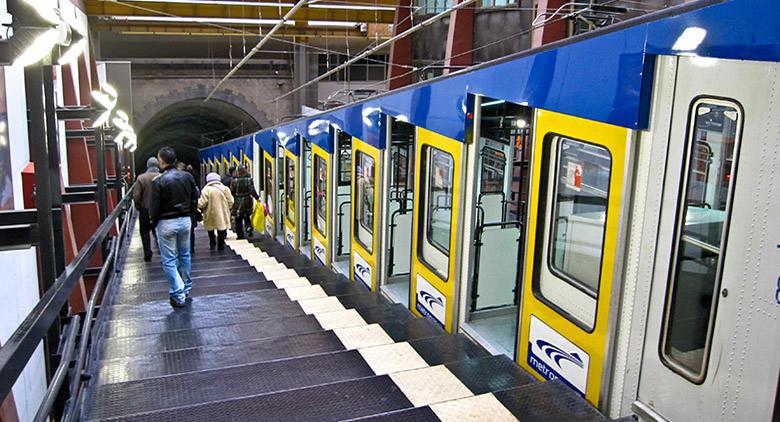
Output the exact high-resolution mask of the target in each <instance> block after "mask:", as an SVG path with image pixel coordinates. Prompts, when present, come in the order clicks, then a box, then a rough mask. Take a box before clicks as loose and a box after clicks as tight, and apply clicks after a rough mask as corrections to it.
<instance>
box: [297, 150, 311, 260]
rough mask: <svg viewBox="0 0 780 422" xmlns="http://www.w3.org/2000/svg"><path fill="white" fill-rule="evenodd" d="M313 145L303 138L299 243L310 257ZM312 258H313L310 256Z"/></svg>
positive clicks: (301, 249) (303, 251)
mask: <svg viewBox="0 0 780 422" xmlns="http://www.w3.org/2000/svg"><path fill="white" fill-rule="evenodd" d="M311 147H312V145H311V143H310V142H308V141H306V138H304V137H303V136H301V154H300V167H301V172H300V173H301V174H300V179H299V180H300V181H301V194H300V200H301V207H300V211H301V213H300V214H301V216H300V218H299V220H300V223H301V227H300V229H299V236H300V239H299V243H300V251H301V252H302V253H303V254H305V255H307V256H309V252H310V251H311V247H310V246H311V239H312V236H311V223H312V221H311V212H310V211H311V206H312V204H311V195H312V191H311V188H312V184H311V183H312V178H311V171H312V161H311V160H312V152H311ZM309 258H311V256H309Z"/></svg>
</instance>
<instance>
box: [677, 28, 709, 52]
mask: <svg viewBox="0 0 780 422" xmlns="http://www.w3.org/2000/svg"><path fill="white" fill-rule="evenodd" d="M706 36H707V30H706V29H703V28H697V27H695V26H692V27H690V28H685V31H683V33H682V34H680V37H679V38H677V41H675V43H674V45H673V46H672V50H675V51H693V50H696V48H698V47H699V44H701V42H702V41H704V37H706Z"/></svg>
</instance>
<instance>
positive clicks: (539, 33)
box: [531, 0, 568, 48]
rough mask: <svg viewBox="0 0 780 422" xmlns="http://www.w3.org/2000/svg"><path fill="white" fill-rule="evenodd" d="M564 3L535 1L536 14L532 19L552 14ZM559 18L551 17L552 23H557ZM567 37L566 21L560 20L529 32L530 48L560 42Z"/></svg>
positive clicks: (549, 0)
mask: <svg viewBox="0 0 780 422" xmlns="http://www.w3.org/2000/svg"><path fill="white" fill-rule="evenodd" d="M566 3H567V0H536V14H535V15H534V17H536V16H539V15H541V14H543V13H545V12H547V13H553V12H555V11H556V10H558V8H559V7H561V6H563V5H564V4H566ZM548 17H549V15H548ZM559 18H560V16H556V17H553V18H552V21H557V20H558V19H559ZM567 36H568V33H567V22H566V21H564V20H562V21H557V22H552V23H548V24H546V25H542V26H539V27H538V28H536V29H534V30H533V31H532V32H531V48H536V47H541V46H543V45H545V44H549V43H551V42H555V41H558V40H562V39H564V38H566V37H567Z"/></svg>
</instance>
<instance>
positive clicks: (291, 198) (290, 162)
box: [284, 156, 295, 224]
mask: <svg viewBox="0 0 780 422" xmlns="http://www.w3.org/2000/svg"><path fill="white" fill-rule="evenodd" d="M284 167H285V178H286V181H287V182H286V184H285V186H284V195H285V196H286V197H287V200H286V201H285V202H286V207H287V211H286V212H285V215H286V217H287V221H289V222H290V223H292V224H295V159H294V158H292V157H288V156H285V157H284Z"/></svg>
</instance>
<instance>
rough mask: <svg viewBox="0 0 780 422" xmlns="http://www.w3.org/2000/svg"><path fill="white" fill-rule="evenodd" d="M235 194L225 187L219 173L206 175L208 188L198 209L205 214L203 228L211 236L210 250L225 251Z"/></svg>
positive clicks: (200, 200) (201, 198)
mask: <svg viewBox="0 0 780 422" xmlns="http://www.w3.org/2000/svg"><path fill="white" fill-rule="evenodd" d="M232 207H233V194H231V193H230V188H228V187H227V186H225V185H223V184H222V182H221V181H220V177H219V175H218V174H217V173H209V174H208V175H206V186H204V187H203V191H201V193H200V199H198V208H199V209H200V210H201V212H202V213H203V228H205V229H206V231H207V232H208V234H209V248H210V249H211V250H212V251H213V250H214V249H217V250H218V251H224V250H225V237H226V236H227V229H228V228H229V227H230V210H231V208H232Z"/></svg>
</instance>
